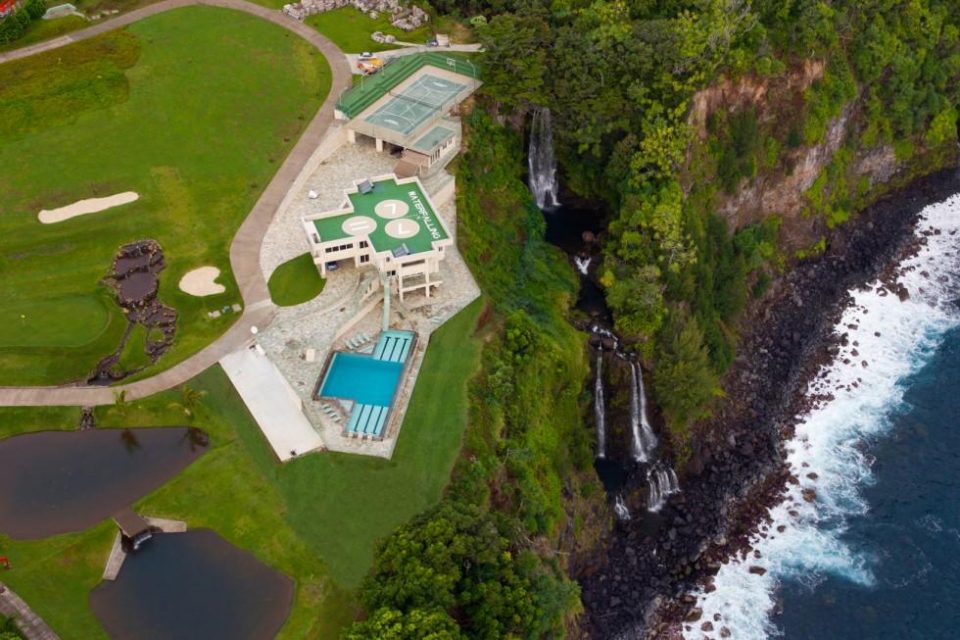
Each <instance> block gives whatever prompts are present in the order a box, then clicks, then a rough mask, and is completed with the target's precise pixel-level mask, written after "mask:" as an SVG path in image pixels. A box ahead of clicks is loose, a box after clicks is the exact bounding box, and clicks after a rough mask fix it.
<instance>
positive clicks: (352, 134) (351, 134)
mask: <svg viewBox="0 0 960 640" xmlns="http://www.w3.org/2000/svg"><path fill="white" fill-rule="evenodd" d="M347 142H349V143H350V144H357V132H356V131H354V130H353V129H347Z"/></svg>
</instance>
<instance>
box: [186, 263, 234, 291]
mask: <svg viewBox="0 0 960 640" xmlns="http://www.w3.org/2000/svg"><path fill="white" fill-rule="evenodd" d="M219 276H220V269H217V268H216V267H200V268H199V269H194V270H193V271H188V272H187V273H185V274H184V276H183V277H182V278H180V290H181V291H185V292H186V293H189V294H190V295H192V296H215V295H217V294H218V293H223V292H224V291H226V290H227V288H226V287H224V286H223V285H222V284H217V283H216V282H214V280H216V279H217V278H218V277H219Z"/></svg>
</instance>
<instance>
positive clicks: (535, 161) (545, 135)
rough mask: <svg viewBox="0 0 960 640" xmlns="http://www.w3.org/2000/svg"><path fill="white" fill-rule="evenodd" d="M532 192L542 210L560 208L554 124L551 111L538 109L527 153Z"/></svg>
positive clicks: (534, 113) (535, 113) (534, 115)
mask: <svg viewBox="0 0 960 640" xmlns="http://www.w3.org/2000/svg"><path fill="white" fill-rule="evenodd" d="M527 169H528V171H529V178H528V183H529V185H530V192H531V193H532V194H533V197H534V199H535V200H536V202H537V206H538V207H540V208H541V209H546V208H551V207H558V206H560V201H559V200H558V199H557V193H558V191H559V187H558V185H557V160H556V158H555V157H554V154H553V123H552V121H551V117H550V109H547V108H537V109H536V110H534V112H533V122H532V124H531V127H530V148H529V150H528V152H527Z"/></svg>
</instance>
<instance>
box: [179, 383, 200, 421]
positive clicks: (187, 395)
mask: <svg viewBox="0 0 960 640" xmlns="http://www.w3.org/2000/svg"><path fill="white" fill-rule="evenodd" d="M177 389H178V390H179V391H180V400H179V401H177V402H172V403H171V404H170V406H171V407H176V408H179V409H180V410H181V411H183V414H184V415H185V416H187V418H188V419H190V420H193V416H194V414H195V413H196V410H197V407H198V406H199V405H200V400H202V399H203V397H204V396H205V395H207V392H206V391H197V390H196V389H194V388H193V387H191V386H190V385H188V384H182V385H180V386H179V387H177Z"/></svg>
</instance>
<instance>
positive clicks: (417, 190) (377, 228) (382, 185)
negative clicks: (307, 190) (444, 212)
mask: <svg viewBox="0 0 960 640" xmlns="http://www.w3.org/2000/svg"><path fill="white" fill-rule="evenodd" d="M347 197H348V198H349V200H350V204H351V207H352V209H353V210H352V211H346V212H344V213H339V214H336V215H331V216H326V217H323V218H319V219H317V220H312V221H311V222H312V223H313V225H314V227H315V228H316V230H317V233H319V234H320V241H321V242H324V243H326V242H331V241H335V240H342V239H344V238H350V237H353V236H355V235H356V236H362V237H366V238H369V240H370V244H371V245H372V246H373V249H374V251H376V252H377V253H382V252H385V251H391V252H392V251H394V250H396V249H398V248H400V247H401V246H403V245H406V248H407V251H408V252H409V253H411V254H414V253H423V252H425V251H431V250H432V249H433V243H434V242H436V241H438V240H447V239H449V238H450V236H449V235H448V234H447V230H446V228H445V227H444V226H443V222H442V221H441V220H440V217H439V216H438V215H437V213H436V212H435V211H434V210H433V207H431V206H430V202H429V200H427V196H426V194H425V193H424V192H423V189H422V188H421V187H420V184H419V183H418V182H416V181H413V182H410V183H407V184H397V181H396V180H395V179H394V178H387V179H385V180H379V181H377V182H374V183H373V190H372V191H370V192H369V193H350V194H347ZM377 205H382V206H381V207H380V210H379V212H378V207H377ZM351 218H364V219H365V220H361V224H363V223H366V224H367V225H369V226H370V227H372V229H371V230H369V231H363V232H360V233H353V234H352V233H349V232H348V231H345V230H344V223H346V222H347V221H348V220H350V219H351ZM411 223H412V224H411ZM414 225H415V226H414ZM388 227H389V228H388Z"/></svg>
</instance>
